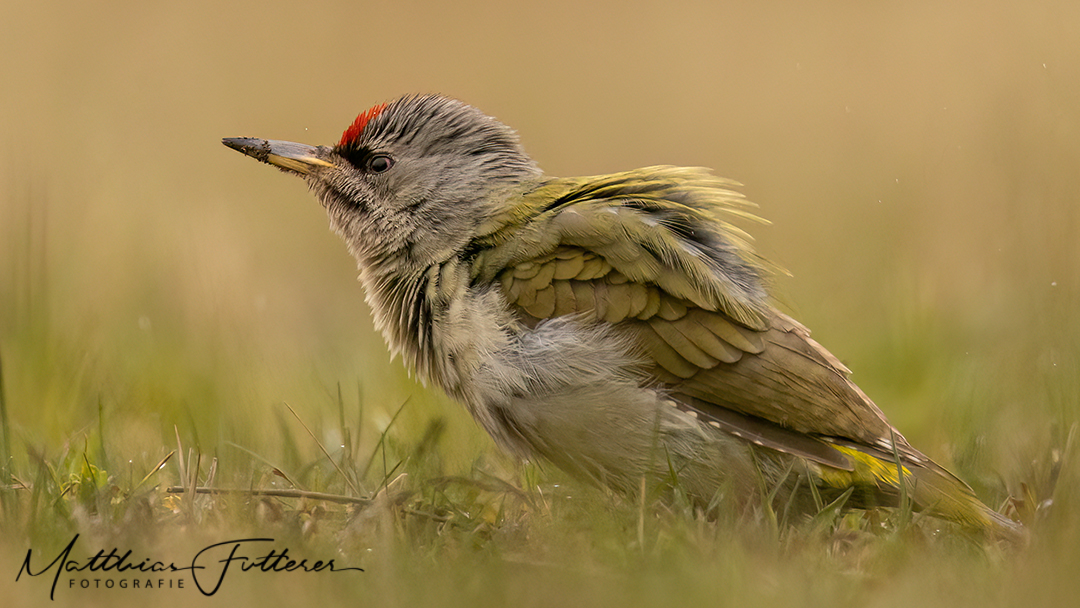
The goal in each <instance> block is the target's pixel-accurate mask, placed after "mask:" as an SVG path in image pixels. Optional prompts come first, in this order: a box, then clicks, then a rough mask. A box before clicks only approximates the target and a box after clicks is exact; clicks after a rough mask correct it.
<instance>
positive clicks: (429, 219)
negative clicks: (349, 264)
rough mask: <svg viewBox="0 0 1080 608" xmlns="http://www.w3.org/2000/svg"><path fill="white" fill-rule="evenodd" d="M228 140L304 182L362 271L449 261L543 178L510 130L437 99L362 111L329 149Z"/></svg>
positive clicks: (473, 111) (416, 99) (404, 100)
mask: <svg viewBox="0 0 1080 608" xmlns="http://www.w3.org/2000/svg"><path fill="white" fill-rule="evenodd" d="M225 143H226V145H228V146H230V147H232V148H234V149H236V150H239V151H241V152H243V153H245V154H247V155H249V156H252V157H253V158H256V159H258V160H261V161H263V162H266V163H269V164H273V165H275V166H277V167H279V168H281V169H283V170H285V171H286V172H289V173H293V174H297V175H300V176H302V177H304V179H305V180H306V181H307V182H308V185H309V186H310V187H311V189H312V191H313V192H314V193H315V194H316V196H317V197H318V198H319V200H320V201H321V202H322V204H323V206H324V207H326V210H327V213H328V215H329V217H330V223H331V226H332V228H333V229H334V230H335V231H336V232H337V233H338V234H340V235H341V236H342V238H343V239H344V240H345V242H346V244H347V245H348V247H349V249H350V251H351V252H352V253H353V255H354V256H355V257H356V258H357V260H358V261H359V262H360V263H361V265H365V264H377V263H385V262H389V261H391V260H393V261H394V262H396V263H398V264H404V265H407V266H410V267H416V268H420V267H426V266H427V265H430V264H432V263H436V262H439V261H442V260H445V259H446V258H448V257H449V256H451V255H453V253H454V252H456V251H459V250H460V249H461V248H462V247H464V246H465V244H466V243H468V241H469V240H470V239H471V238H472V236H473V235H474V233H475V230H476V227H477V226H479V225H480V224H481V223H483V222H484V221H485V219H487V218H488V217H490V215H491V214H492V213H494V212H495V211H496V210H497V209H499V208H500V207H502V206H503V205H504V204H505V202H506V200H507V199H508V198H509V197H512V196H515V195H518V194H519V193H520V192H522V190H523V186H524V184H527V183H529V182H532V181H536V180H538V179H539V177H540V175H541V174H540V170H539V169H538V168H537V167H536V164H535V163H534V162H533V161H532V159H530V158H529V157H528V155H526V154H525V151H524V150H523V149H522V147H521V144H520V143H519V142H518V138H517V135H516V134H515V133H514V132H513V131H512V130H511V129H510V128H509V127H507V126H506V125H503V124H502V123H500V122H498V121H497V120H495V119H493V118H491V117H489V116H486V115H484V114H483V113H481V112H480V111H479V110H477V109H475V108H473V107H471V106H468V105H466V104H464V103H461V102H459V101H456V100H453V99H448V98H445V97H439V96H434V95H427V96H414V97H405V98H402V99H399V100H397V101H394V102H392V103H390V104H387V105H385V106H376V107H374V108H372V109H371V110H368V111H367V112H364V113H363V114H361V115H360V116H359V117H358V118H357V120H356V122H354V123H353V125H352V126H350V127H349V129H347V130H346V131H345V133H344V135H343V136H342V138H341V141H340V142H339V143H338V145H336V146H333V147H328V146H319V147H312V146H306V145H303V144H294V143H291V142H279V141H272V140H262V139H230V140H226V141H225Z"/></svg>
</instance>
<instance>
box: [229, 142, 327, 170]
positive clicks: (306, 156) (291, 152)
mask: <svg viewBox="0 0 1080 608" xmlns="http://www.w3.org/2000/svg"><path fill="white" fill-rule="evenodd" d="M221 143H223V144H225V145H226V146H229V147H230V148H232V149H233V150H236V151H237V152H242V153H244V154H247V155H248V156H250V157H251V158H254V159H255V160H258V161H261V162H264V163H267V164H269V165H274V166H275V167H279V168H281V169H285V170H287V171H292V172H294V173H299V174H300V175H311V174H312V173H314V172H315V169H316V168H317V167H334V166H335V165H334V164H333V163H329V162H327V161H325V160H323V159H321V158H319V149H318V148H316V147H314V146H309V145H307V144H297V143H293V142H291V141H277V140H273V139H256V138H251V137H226V138H225V139H222V140H221Z"/></svg>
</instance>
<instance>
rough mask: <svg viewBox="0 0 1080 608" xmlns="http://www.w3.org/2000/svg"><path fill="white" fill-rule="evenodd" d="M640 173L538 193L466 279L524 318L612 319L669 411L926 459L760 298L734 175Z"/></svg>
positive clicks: (804, 446)
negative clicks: (736, 218) (532, 210)
mask: <svg viewBox="0 0 1080 608" xmlns="http://www.w3.org/2000/svg"><path fill="white" fill-rule="evenodd" d="M642 171H643V172H644V175H643V174H642V173H639V172H634V173H631V174H619V175H615V176H610V177H607V178H603V179H602V180H600V181H599V182H596V181H589V180H588V179H585V180H579V181H575V182H573V183H572V184H571V186H570V187H568V188H567V192H566V193H564V194H561V195H560V196H557V197H552V196H550V194H551V193H550V192H546V193H543V194H544V195H543V196H538V197H537V198H538V199H541V200H547V201H552V200H553V201H554V202H547V203H546V206H547V208H546V209H540V210H537V211H539V212H538V213H537V214H536V215H535V216H534V217H533V219H532V220H531V221H529V222H528V223H526V224H524V225H523V226H522V227H519V228H513V227H507V228H504V229H503V230H502V231H501V233H500V231H495V232H493V233H492V235H493V237H492V238H493V240H492V243H491V245H492V246H489V247H487V248H485V249H484V250H483V251H482V253H480V254H479V255H477V256H476V258H475V260H474V273H473V274H474V277H476V278H477V280H490V281H497V282H498V284H499V285H500V287H501V289H502V291H503V293H504V295H505V297H506V299H507V301H508V302H509V304H510V305H511V306H512V307H513V308H515V309H516V310H517V311H518V312H519V315H520V316H521V318H522V320H523V321H525V322H526V323H530V324H532V323H536V322H539V321H540V320H542V319H548V318H552V317H557V316H562V315H566V314H572V313H585V314H588V315H592V316H593V317H594V318H595V319H597V320H599V321H603V322H607V323H610V324H612V327H613V328H614V329H615V331H617V332H619V333H622V334H623V335H625V336H626V337H627V338H628V339H629V340H631V341H632V342H633V343H634V344H636V345H638V346H639V347H640V349H641V352H642V353H643V354H644V357H645V359H646V366H647V368H648V369H647V371H648V372H649V373H650V374H651V376H652V377H653V378H654V379H655V382H656V383H657V385H658V386H660V387H662V388H663V389H664V390H666V391H667V392H668V393H669V394H670V395H671V396H672V398H673V400H674V401H675V402H676V404H677V405H678V407H680V408H682V409H685V410H687V411H691V412H693V413H695V414H696V415H698V416H699V417H701V418H702V419H703V422H706V423H709V424H712V425H713V426H716V427H718V428H721V429H724V430H726V431H728V432H731V433H733V434H735V435H739V436H742V437H744V438H746V439H747V440H749V441H753V442H755V443H758V444H760V445H765V446H767V447H771V448H774V449H778V450H781V451H787V452H790V453H795V454H798V455H801V456H804V457H807V458H811V459H813V460H815V461H818V462H821V463H823V464H828V465H830V466H834V467H838V468H850V463H849V461H848V459H847V458H846V457H844V456H843V455H841V454H840V452H839V451H837V450H835V449H832V448H831V447H830V446H829V445H828V442H830V441H834V440H835V441H853V442H856V443H859V444H865V445H868V446H876V447H877V448H878V449H880V450H883V451H885V452H887V453H891V451H892V449H893V440H894V438H895V440H896V443H897V444H898V445H897V448H898V449H900V450H901V451H902V452H903V453H904V455H905V457H910V458H913V459H916V460H918V461H923V460H925V457H923V456H922V455H921V454H919V453H918V452H917V451H915V450H914V449H912V448H910V447H909V446H908V445H907V442H906V441H905V440H904V439H903V437H901V436H900V435H899V434H898V433H896V431H895V430H894V429H893V428H892V426H891V425H890V424H889V423H888V422H887V421H886V420H885V418H884V416H883V415H882V413H881V411H880V410H879V409H878V408H877V406H876V405H874V403H873V402H872V401H870V399H868V398H867V397H866V396H865V395H864V394H863V393H862V391H861V390H859V388H858V387H857V386H855V385H854V384H853V383H852V382H850V381H849V380H848V379H847V374H848V373H849V372H848V370H847V369H846V368H845V367H844V366H843V365H842V364H841V363H840V362H839V361H838V360H837V359H836V358H835V357H834V356H833V355H831V354H830V353H829V352H828V351H826V350H825V349H824V348H822V347H821V346H820V345H819V344H817V343H816V342H815V341H814V340H812V339H811V338H810V334H809V332H808V331H807V330H806V329H805V328H804V327H803V326H802V325H800V324H799V323H797V322H796V321H794V320H792V319H791V318H789V317H787V316H785V315H783V314H782V313H779V312H778V311H776V310H775V309H773V308H772V307H771V306H770V305H769V304H768V302H767V296H766V292H765V288H764V285H763V277H764V274H765V271H764V270H763V266H762V265H761V263H760V260H759V259H758V258H756V256H754V255H753V253H752V251H751V249H750V247H749V245H748V244H747V242H746V240H745V238H746V237H745V235H744V234H743V233H741V232H740V231H738V230H737V229H735V228H733V227H731V226H730V225H729V224H727V223H726V222H725V221H724V220H723V217H722V216H723V214H725V213H729V214H730V213H735V214H736V215H746V213H745V212H744V211H743V208H744V207H745V205H746V203H745V201H743V200H742V199H741V197H739V195H737V194H736V193H734V192H732V191H730V190H727V189H726V188H724V187H722V186H727V185H730V184H729V183H727V182H721V181H718V180H717V179H716V178H712V177H711V176H708V175H707V174H705V173H703V172H701V171H700V170H691V169H672V168H652V169H647V170H642ZM562 186H563V187H566V186H565V185H562ZM548 187H553V186H548ZM909 452H910V453H909Z"/></svg>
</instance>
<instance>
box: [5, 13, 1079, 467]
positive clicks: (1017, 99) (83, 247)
mask: <svg viewBox="0 0 1080 608" xmlns="http://www.w3.org/2000/svg"><path fill="white" fill-rule="evenodd" d="M4 13H5V15H4V18H3V20H2V21H3V23H2V24H0V69H2V72H0V78H2V83H3V84H2V86H0V89H2V90H0V357H2V361H3V365H4V372H5V380H6V384H7V388H6V390H7V393H8V402H9V417H10V420H11V426H12V428H14V429H17V433H16V435H17V436H22V437H25V438H28V439H29V440H30V442H31V443H33V442H35V441H42V442H45V444H46V445H47V444H48V442H49V441H55V440H58V439H61V438H64V437H68V436H70V435H71V434H72V433H76V432H78V430H79V429H80V428H84V427H86V426H89V425H93V424H94V421H96V420H97V419H98V418H97V416H98V409H99V407H101V408H103V411H105V412H107V413H108V414H109V420H110V421H111V424H113V425H115V426H112V427H110V428H112V429H114V430H113V431H112V433H113V434H114V435H115V437H114V438H113V440H114V441H115V442H117V443H118V444H119V445H121V446H124V447H126V448H128V449H132V450H136V449H144V450H146V453H147V454H148V456H147V457H148V458H150V459H151V460H153V458H154V457H156V455H159V454H160V452H161V450H162V447H161V442H163V441H165V439H166V438H168V437H170V436H171V434H172V428H173V426H174V425H178V426H179V427H180V428H181V430H182V431H183V432H185V433H187V434H189V435H194V436H196V437H197V438H198V441H199V442H201V443H202V444H204V447H205V446H206V445H207V444H208V445H211V446H213V445H218V442H220V441H223V440H227V441H236V442H239V443H242V444H243V443H245V442H248V443H251V442H254V443H256V444H257V443H258V440H259V439H258V438H260V437H263V436H262V435H260V434H261V433H264V432H265V431H266V430H267V429H272V428H274V426H273V425H274V422H273V420H274V416H273V415H270V414H269V413H268V412H269V411H271V410H280V408H279V407H278V405H277V404H280V402H281V401H288V402H290V403H292V404H293V405H294V406H296V407H297V409H298V410H299V411H301V412H302V413H303V414H304V415H306V416H311V417H318V416H332V415H333V414H332V412H333V411H334V410H333V407H332V404H333V401H334V397H333V393H334V392H335V390H336V388H335V387H336V385H337V384H338V383H341V384H342V385H343V386H344V387H345V388H344V389H343V390H344V391H345V392H346V394H348V395H355V394H356V390H357V389H356V386H357V385H360V386H361V387H362V389H361V390H362V391H363V392H364V395H365V396H364V399H365V401H366V403H367V407H372V408H375V409H374V410H372V411H381V410H386V411H387V412H391V413H392V412H393V410H394V409H395V408H396V407H397V406H398V405H400V403H401V402H402V401H404V400H405V399H407V398H409V397H410V396H412V398H413V399H416V400H418V402H422V403H428V402H429V401H431V402H433V403H436V404H438V405H436V406H435V407H437V408H441V407H442V399H441V398H440V397H437V396H432V395H430V394H428V393H425V392H423V391H421V390H420V389H418V388H416V387H415V386H414V385H413V384H412V382H411V381H410V380H409V379H408V378H407V377H406V375H405V373H404V371H403V370H402V369H401V366H400V364H399V363H398V362H389V361H388V356H387V354H386V350H385V347H384V346H383V344H382V342H381V339H380V338H379V336H377V335H376V334H375V333H374V332H373V330H372V328H371V324H370V320H369V318H368V310H367V308H366V305H365V304H364V303H363V294H362V292H361V290H360V288H359V286H358V285H357V283H356V282H355V280H354V279H355V274H356V273H355V268H354V264H353V262H352V260H351V259H350V258H349V257H348V255H347V253H346V252H345V249H344V247H343V246H342V245H341V244H340V243H339V242H338V240H337V238H336V237H335V236H333V235H332V234H330V233H329V232H328V231H327V229H326V220H325V217H324V216H323V212H322V210H321V209H320V208H319V206H318V205H317V204H316V202H315V201H314V199H312V198H311V197H310V196H309V195H308V194H307V193H306V192H305V191H304V186H303V184H302V183H301V182H300V181H299V180H296V179H294V178H291V177H287V176H284V175H280V174H277V173H275V172H273V171H271V170H270V169H268V168H267V167H265V166H260V165H258V164H256V163H253V162H251V161H250V160H249V159H245V158H242V157H240V156H239V155H237V154H236V153H235V152H233V151H231V150H228V149H227V148H225V147H223V146H222V145H221V144H220V143H219V140H220V138H221V137H232V136H255V137H266V138H274V139H287V140H294V141H302V142H306V143H312V144H328V143H333V142H335V141H337V139H338V137H339V135H340V133H341V131H342V130H343V129H344V128H345V127H346V126H348V124H349V123H350V121H351V120H352V118H353V117H354V116H355V115H356V114H357V113H359V112H360V111H363V110H364V109H366V108H368V107H369V106H371V105H374V104H376V103H379V102H382V101H386V100H389V99H392V98H394V97H396V96H398V95H401V94H405V93H412V92H440V93H445V94H448V95H452V96H455V97H458V98H460V99H463V100H465V101H467V102H469V103H471V104H473V105H476V106H478V107H479V108H481V109H482V110H484V111H485V112H487V113H489V114H491V115H493V116H496V117H498V118H499V119H501V120H502V121H504V122H506V123H507V124H509V125H511V126H512V127H514V128H516V129H517V130H518V131H519V133H520V134H521V137H522V139H523V141H524V143H525V146H526V149H527V150H528V151H529V152H530V153H531V154H532V155H533V156H534V157H535V158H536V159H537V160H538V161H539V163H540V164H541V166H542V167H543V168H544V169H545V170H546V171H547V172H549V173H551V174H556V175H570V174H595V173H604V172H611V171H616V170H623V169H629V168H633V167H637V166H642V165H649V164H685V165H703V166H707V167H711V168H713V169H715V170H716V172H717V173H718V174H720V175H723V176H725V177H729V178H732V179H736V180H738V181H740V182H742V183H744V184H745V185H746V186H745V193H746V194H747V195H748V196H749V198H751V199H752V200H754V201H756V202H757V203H759V204H760V206H761V209H760V213H761V215H762V216H764V217H766V218H768V219H770V220H771V221H772V222H773V224H772V225H770V226H748V228H749V229H750V230H751V231H752V232H754V234H755V235H756V236H757V238H758V241H757V243H758V246H759V249H760V250H761V252H762V253H763V254H764V255H765V256H766V257H768V258H770V259H772V260H774V261H775V262H777V263H779V264H780V265H782V266H783V267H785V268H787V269H788V270H790V271H791V273H792V275H793V276H792V278H780V279H779V280H778V281H777V285H776V290H777V295H778V298H779V300H780V302H781V303H782V305H784V306H786V307H787V308H789V309H790V310H792V311H793V312H794V314H795V315H796V316H797V317H799V318H800V319H801V320H802V321H803V322H804V323H806V324H807V325H808V326H809V327H810V328H811V329H813V330H814V331H815V337H816V338H818V340H819V341H821V342H823V343H824V344H825V345H826V346H827V347H829V348H830V349H832V350H833V351H834V352H835V353H836V354H837V355H838V356H840V357H841V359H843V360H844V361H845V362H846V363H847V364H848V365H849V366H850V367H852V368H853V369H854V370H855V376H854V379H855V380H856V381H857V382H858V383H859V384H860V385H862V386H863V388H864V389H866V390H867V392H868V393H869V394H870V395H871V396H872V397H874V398H875V399H876V400H878V402H879V403H880V404H881V406H882V408H883V409H884V410H885V411H886V413H887V414H888V415H889V416H890V418H891V419H892V420H893V422H894V423H896V424H897V426H899V427H900V428H901V429H904V430H905V433H907V434H908V436H909V438H911V439H912V440H913V442H914V443H915V444H916V445H920V446H921V447H923V448H924V449H925V451H927V452H928V453H930V454H932V455H934V456H935V457H938V458H943V459H945V460H946V461H953V462H955V461H956V460H964V459H965V458H966V459H974V460H972V462H971V463H969V464H970V466H972V467H975V468H978V465H979V459H980V458H985V456H984V455H980V454H979V453H977V452H978V447H979V446H980V445H982V447H983V448H986V449H987V450H989V451H991V452H993V453H995V454H1001V456H1000V457H995V458H993V459H991V460H990V461H989V462H983V463H982V464H983V465H985V466H986V467H987V468H988V469H989V470H992V471H999V472H1001V473H1002V474H1004V475H1008V473H1009V472H1010V470H1011V469H1012V468H1018V467H1022V466H1024V465H1023V463H1024V462H1025V458H1026V457H1027V456H1026V454H1027V452H1028V451H1038V450H1039V449H1041V447H1042V446H1043V445H1044V444H1045V443H1046V441H1047V440H1048V439H1050V438H1051V437H1052V436H1053V435H1054V434H1055V433H1059V432H1060V430H1059V429H1060V427H1061V425H1062V424H1063V423H1064V424H1065V425H1066V426H1067V424H1069V423H1070V422H1072V421H1075V420H1076V418H1077V416H1076V414H1077V409H1078V408H1077V399H1078V395H1080V388H1078V387H1080V381H1078V380H1077V374H1078V369H1077V362H1078V360H1080V356H1078V352H1080V323H1078V322H1077V320H1076V312H1077V310H1078V308H1080V306H1078V305H1080V244H1078V243H1080V241H1078V239H1077V234H1078V233H1080V204H1078V199H1080V177H1078V176H1080V4H1078V3H1076V2H1067V1H1052V0H1048V1H1040V2H1004V1H991V2H967V3H956V4H952V5H950V6H946V5H945V3H940V2H846V1H835V2H827V3H822V2H818V3H789V2H739V3H719V2H693V1H682V2H667V3H657V2H637V1H631V2H598V3H584V2H549V3H539V2H538V3H501V4H496V3H491V2H470V1H459V2H454V3H441V2H412V1H396V2H356V1H350V2H321V3H308V4H304V3H276V2H206V1H200V0H195V1H190V2H184V3H159V2H110V3H105V4H101V3H75V2H35V3H29V2H19V3H9V4H8V5H7V6H5V9H4ZM313 391H314V392H313ZM312 395H320V396H321V397H320V398H318V399H315V398H312ZM352 399H353V401H355V399H356V398H355V397H353V398H352ZM416 407H417V408H418V410H417V411H419V412H421V414H418V416H421V417H423V416H424V415H427V414H426V413H424V412H426V411H427V410H425V409H423V407H420V406H416ZM432 411H438V410H432ZM447 415H448V416H451V424H452V427H451V428H452V430H454V431H455V432H456V433H458V434H465V435H466V436H468V437H472V439H471V440H470V441H473V442H474V443H475V444H476V445H477V446H479V448H483V446H485V445H487V444H486V443H485V442H486V441H487V440H486V438H484V437H482V436H481V435H479V434H478V433H477V432H476V431H475V429H474V428H473V426H472V423H471V421H469V420H468V419H467V418H465V417H464V414H461V413H460V412H456V411H454V412H448V413H447ZM260 421H261V422H260ZM266 421H269V422H266ZM958 429H967V431H965V432H968V433H969V434H970V438H969V439H968V440H966V441H967V442H968V443H969V444H970V445H969V446H968V447H963V446H961V447H956V446H952V445H950V444H949V442H950V441H951V439H950V437H952V436H955V435H956V434H957V433H958ZM1056 429H1058V430H1056ZM141 430H145V431H147V432H141ZM262 440H263V441H265V437H263V438H262ZM980 442H982V443H980ZM965 454H966V455H965Z"/></svg>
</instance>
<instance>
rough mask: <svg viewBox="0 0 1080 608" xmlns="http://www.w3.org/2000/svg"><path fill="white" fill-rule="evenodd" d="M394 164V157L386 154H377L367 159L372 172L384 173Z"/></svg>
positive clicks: (368, 168) (369, 169)
mask: <svg viewBox="0 0 1080 608" xmlns="http://www.w3.org/2000/svg"><path fill="white" fill-rule="evenodd" d="M393 166H394V159H392V158H390V157H389V156H388V155H386V154H376V155H375V156H372V157H371V158H369V159H368V161H367V170H368V171H371V172H372V173H383V172H384V171H387V170H389V169H390V167H393Z"/></svg>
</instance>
